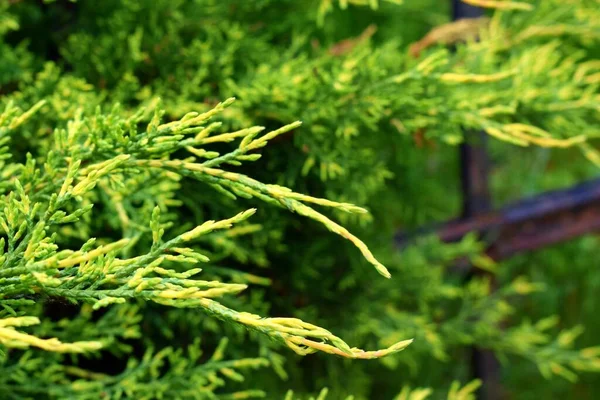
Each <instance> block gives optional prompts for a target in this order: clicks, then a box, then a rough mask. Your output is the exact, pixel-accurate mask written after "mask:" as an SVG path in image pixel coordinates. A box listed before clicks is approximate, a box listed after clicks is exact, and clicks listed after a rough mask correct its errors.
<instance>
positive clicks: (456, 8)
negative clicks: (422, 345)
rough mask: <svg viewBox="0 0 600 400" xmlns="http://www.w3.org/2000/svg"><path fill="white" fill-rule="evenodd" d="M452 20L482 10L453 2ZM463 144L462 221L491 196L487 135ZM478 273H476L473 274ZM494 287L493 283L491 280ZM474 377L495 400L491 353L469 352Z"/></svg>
mask: <svg viewBox="0 0 600 400" xmlns="http://www.w3.org/2000/svg"><path fill="white" fill-rule="evenodd" d="M452 6H453V7H452V17H453V19H454V20H458V19H462V18H477V17H480V16H482V15H483V11H482V10H481V9H479V8H477V7H473V6H471V5H468V4H465V3H463V2H462V1H460V0H452ZM465 139H466V141H465V143H464V144H462V145H461V146H460V163H461V165H460V169H461V183H462V190H463V195H464V198H463V215H462V216H463V218H472V217H475V216H477V215H478V214H482V213H485V212H487V211H489V210H490V208H491V202H490V193H489V187H488V175H489V160H488V154H487V151H486V141H487V135H486V134H485V133H483V132H467V133H466V134H465ZM475 273H477V272H475ZM492 285H494V286H495V282H494V281H492ZM472 369H473V375H475V377H476V378H479V379H481V380H482V382H483V386H482V388H481V390H480V392H479V397H480V398H481V399H483V400H498V399H500V398H501V397H502V396H501V394H500V391H501V389H500V365H499V363H498V361H497V360H496V357H495V356H494V354H493V353H492V352H491V351H488V350H482V349H479V348H477V347H474V348H473V349H472Z"/></svg>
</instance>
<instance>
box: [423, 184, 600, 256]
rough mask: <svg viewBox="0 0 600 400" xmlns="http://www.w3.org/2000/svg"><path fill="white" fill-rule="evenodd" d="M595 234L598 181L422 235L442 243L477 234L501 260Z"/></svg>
mask: <svg viewBox="0 0 600 400" xmlns="http://www.w3.org/2000/svg"><path fill="white" fill-rule="evenodd" d="M596 231H600V179H595V180H592V181H588V182H585V183H582V184H579V185H576V186H573V187H571V188H568V189H564V190H555V191H551V192H547V193H544V194H541V195H539V196H535V197H531V198H529V199H526V200H521V201H519V202H516V203H514V204H512V205H508V206H506V207H504V208H501V209H499V210H497V211H491V212H487V213H483V214H479V215H476V216H474V217H471V218H465V219H459V220H455V221H450V222H447V223H445V224H442V225H440V226H437V227H434V228H433V229H428V230H426V231H425V232H428V233H436V234H437V235H438V236H439V237H440V239H442V240H443V241H445V242H453V241H458V240H460V239H461V238H462V237H463V236H465V235H466V234H467V233H469V232H479V233H481V234H482V237H483V239H484V240H485V241H486V242H487V243H489V244H490V248H489V251H488V254H489V255H490V256H491V257H493V258H494V259H496V260H501V259H506V258H508V257H510V256H512V255H514V254H516V253H520V252H524V251H529V250H535V249H539V248H542V247H545V246H548V245H551V244H554V243H559V242H563V241H566V240H569V239H572V238H575V237H578V236H581V235H585V234H588V233H593V232H596ZM425 232H423V233H425ZM421 234H422V233H421Z"/></svg>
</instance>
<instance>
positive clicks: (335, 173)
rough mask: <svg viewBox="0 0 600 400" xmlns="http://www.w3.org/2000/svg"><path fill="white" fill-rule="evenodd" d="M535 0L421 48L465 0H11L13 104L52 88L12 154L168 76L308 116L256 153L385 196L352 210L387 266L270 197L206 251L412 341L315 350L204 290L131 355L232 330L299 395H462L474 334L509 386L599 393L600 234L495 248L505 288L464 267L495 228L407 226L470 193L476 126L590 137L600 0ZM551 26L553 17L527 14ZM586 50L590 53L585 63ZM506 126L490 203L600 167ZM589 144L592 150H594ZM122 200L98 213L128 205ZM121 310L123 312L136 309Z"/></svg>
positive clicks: (546, 393)
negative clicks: (306, 352)
mask: <svg viewBox="0 0 600 400" xmlns="http://www.w3.org/2000/svg"><path fill="white" fill-rule="evenodd" d="M363 3H364V4H363ZM526 3H527V4H531V5H532V11H527V12H525V11H518V10H517V11H506V12H500V11H489V13H488V14H489V16H490V17H491V18H492V22H491V25H490V26H491V27H490V28H489V30H487V31H485V32H487V36H486V35H485V34H483V35H482V38H481V41H480V42H479V43H476V42H474V41H472V40H469V41H468V42H467V43H462V42H461V43H458V44H457V45H456V51H455V52H450V51H447V50H444V46H441V45H434V46H432V47H431V48H428V49H425V50H423V51H422V52H421V54H419V55H418V57H414V55H413V54H411V52H410V51H409V49H410V46H411V45H412V44H413V43H415V42H417V41H419V40H420V39H421V38H423V37H424V36H425V35H426V34H427V33H428V32H429V31H430V30H431V29H432V28H434V27H436V26H439V25H442V24H445V23H447V22H449V19H450V15H451V11H450V4H449V2H448V1H443V0H404V1H379V2H377V1H371V2H368V1H347V2H346V1H339V2H338V1H334V0H303V1H293V0H254V1H236V0H146V1H140V0H104V1H101V2H98V1H87V0H79V1H77V2H71V1H59V0H57V1H31V0H21V1H19V0H5V2H0V94H1V97H0V105H2V106H4V104H6V103H7V102H8V101H13V102H15V103H16V104H18V105H19V106H22V107H23V108H26V107H29V106H31V105H32V104H34V103H35V102H37V101H38V100H40V99H42V98H44V99H47V101H48V106H47V107H45V108H44V109H43V110H41V111H40V116H39V117H38V118H36V119H35V120H34V121H32V122H30V123H28V125H27V127H26V129H23V130H22V131H21V134H22V135H23V137H24V138H25V139H26V141H24V142H21V143H20V142H18V141H15V143H14V146H15V149H14V150H13V154H15V156H16V157H19V154H20V156H21V157H23V158H24V154H25V151H31V148H32V147H33V148H34V149H35V151H37V152H38V153H40V154H41V153H43V151H44V148H43V145H42V144H40V145H35V146H31V143H36V141H40V143H42V142H41V139H40V138H41V137H42V136H43V135H44V134H47V133H48V132H49V130H50V129H53V128H54V127H60V126H65V124H66V121H68V120H69V119H70V118H72V117H73V116H74V115H75V113H76V112H77V110H78V109H82V110H83V112H85V113H90V114H93V113H94V112H95V109H96V107H97V106H102V107H103V108H104V109H105V110H106V109H110V105H111V104H114V103H120V104H121V105H122V107H123V110H124V112H131V113H132V112H134V111H135V110H136V109H137V107H138V106H140V105H148V104H151V103H152V102H153V101H154V100H155V99H156V98H157V97H160V98H161V100H162V104H163V106H164V107H165V108H166V110H167V118H180V117H181V116H182V115H184V114H185V113H186V112H189V111H191V110H197V111H203V110H206V109H208V108H209V107H212V106H214V105H215V104H216V103H217V102H218V101H219V100H222V99H225V98H227V97H230V96H235V97H236V98H237V102H236V104H235V106H234V107H231V108H229V109H227V110H226V111H225V112H224V114H223V117H222V120H223V123H224V125H225V127H227V128H232V129H238V128H242V127H247V126H250V125H254V124H257V125H264V126H266V127H268V128H272V127H279V126H281V125H282V124H286V123H289V122H292V121H294V120H296V119H300V120H302V121H303V125H302V127H301V128H298V129H297V130H294V131H293V132H291V133H289V134H287V135H284V136H283V137H281V138H280V139H279V140H277V141H275V142H274V143H272V144H271V145H270V146H268V147H267V148H266V149H265V150H263V153H264V154H263V158H262V159H261V160H260V161H258V162H256V163H253V164H252V165H244V166H243V167H241V168H240V169H241V170H243V172H244V173H245V174H247V175H249V176H252V177H255V178H257V179H260V180H262V181H265V182H272V183H278V184H283V185H286V186H289V187H292V188H294V190H296V191H298V192H303V193H307V194H310V195H313V196H323V197H327V198H331V199H333V200H338V201H347V202H351V203H354V204H357V205H360V206H365V207H367V208H368V209H369V210H370V212H371V214H370V215H368V216H365V215H361V216H359V217H357V216H354V215H351V216H348V215H344V214H342V213H339V214H336V218H337V219H338V220H340V221H341V222H343V223H344V224H346V225H347V226H349V227H350V228H352V229H353V230H354V231H355V232H356V233H357V235H358V236H359V237H361V238H362V239H363V240H364V241H365V242H366V243H367V244H368V245H369V247H370V248H371V250H372V251H373V253H374V254H376V255H377V257H378V258H379V259H380V260H382V262H383V263H384V264H385V265H386V266H388V267H389V268H390V271H391V272H392V275H393V278H392V279H391V280H384V279H382V278H381V277H379V276H377V275H376V274H375V273H374V272H373V271H372V270H371V269H370V268H368V267H367V265H366V262H365V261H364V260H363V259H362V258H361V257H359V256H358V255H357V253H356V251H355V249H354V248H352V246H351V245H349V244H347V243H345V242H344V241H343V240H342V239H340V238H338V237H336V236H334V235H328V234H327V233H326V232H324V230H323V228H322V227H320V226H318V225H317V224H311V223H308V222H307V221H305V220H302V219H300V218H298V217H295V216H294V215H290V214H289V213H287V212H285V211H281V212H280V211H279V210H272V209H268V210H267V209H260V210H259V213H258V217H257V220H259V222H260V225H261V226H260V229H257V230H256V231H255V232H252V234H248V235H240V236H237V237H233V238H227V237H224V238H223V240H222V241H220V242H219V243H218V244H216V245H215V247H214V248H215V254H216V255H217V256H216V257H213V263H212V264H210V265H209V266H208V267H207V268H206V269H205V271H206V272H207V273H209V274H211V275H212V276H214V277H215V279H217V278H218V279H223V278H227V279H233V280H235V279H236V276H237V277H239V271H242V272H244V273H252V274H255V275H257V276H260V277H263V278H265V279H264V280H258V281H257V283H258V284H256V285H254V286H253V287H252V288H251V290H249V291H248V293H247V294H244V295H242V296H239V297H236V298H231V299H228V300H227V301H226V303H225V304H227V305H230V306H234V307H236V309H242V310H248V311H251V312H256V313H261V314H268V315H271V316H284V315H293V316H295V317H298V318H302V319H304V320H308V321H311V322H314V323H316V324H319V325H321V326H325V327H326V328H328V329H330V330H331V331H333V332H336V334H339V335H340V336H341V337H343V338H344V339H345V340H347V341H348V342H349V343H352V344H354V345H356V346H358V347H368V348H375V347H381V346H388V345H390V344H391V343H394V342H395V341H397V340H400V339H402V338H406V337H414V338H415V342H414V343H413V344H412V345H411V346H410V347H409V349H407V350H406V351H404V352H402V353H400V354H398V355H394V356H392V357H388V358H384V359H382V360H374V361H363V362H358V361H350V360H344V359H339V358H333V357H328V356H326V355H322V354H317V355H312V356H309V357H305V358H302V357H298V356H296V355H295V354H293V353H291V352H289V351H287V349H282V348H280V347H279V346H276V345H274V344H272V343H270V342H268V341H267V340H265V339H264V338H262V337H258V336H257V335H254V334H249V333H246V332H244V331H243V330H240V329H238V328H235V327H230V326H227V325H224V324H221V323H219V322H216V321H215V320H212V319H210V318H208V317H205V316H204V315H200V314H197V313H190V311H189V310H165V309H164V308H163V307H159V306H156V305H143V306H142V305H140V306H139V309H137V308H136V311H135V313H136V315H139V316H140V318H141V319H142V321H143V322H142V323H141V325H140V329H141V334H140V335H139V337H137V338H136V339H130V340H128V342H127V343H128V344H130V345H131V348H130V351H131V352H132V354H134V355H136V354H137V355H139V354H140V352H141V351H142V350H141V349H143V348H145V347H147V346H149V345H152V346H154V347H157V348H160V347H164V346H166V345H170V346H175V347H177V346H183V345H184V344H187V343H191V342H192V339H193V338H195V337H198V336H202V339H203V346H205V347H207V348H214V347H215V346H217V343H218V342H219V340H220V338H221V337H223V336H227V337H229V339H230V344H229V349H228V354H229V355H230V356H231V357H232V358H242V357H253V356H257V355H260V356H262V357H266V358H267V359H269V360H270V362H271V366H272V367H271V368H269V369H264V368H263V369H259V370H257V371H251V372H248V373H247V374H246V380H245V381H244V382H243V383H239V384H238V385H239V386H240V387H242V388H248V387H249V388H253V389H254V388H256V389H261V390H265V391H266V392H267V393H268V397H269V398H282V397H283V396H284V394H285V393H286V392H287V390H288V389H290V388H291V389H293V390H294V394H293V396H295V397H298V396H299V397H298V398H308V396H309V395H310V394H313V395H315V396H316V395H317V393H319V391H320V390H321V388H322V387H328V391H329V392H328V396H329V397H328V398H332V399H342V398H345V396H348V395H354V396H355V398H356V399H363V398H369V399H390V398H394V396H396V395H398V393H400V392H401V390H402V388H403V387H405V386H406V387H408V386H410V387H413V388H414V387H429V388H432V390H433V392H432V396H433V398H444V397H445V396H446V394H447V393H448V390H449V388H450V386H451V384H452V382H453V381H455V380H458V381H460V382H463V383H467V382H469V381H470V380H471V378H472V376H471V373H470V371H469V365H470V359H469V357H470V353H469V351H470V350H469V348H470V346H471V345H473V344H477V345H478V346H480V347H482V348H486V349H491V350H493V351H495V352H496V353H497V354H498V355H499V356H500V357H501V359H502V361H503V363H504V367H503V369H502V379H503V383H504V385H505V386H506V388H507V389H508V390H509V392H510V397H511V398H515V399H534V398H540V397H553V398H554V397H558V396H561V397H565V398H578V399H593V398H596V395H597V394H598V393H600V384H599V383H598V381H599V380H598V377H597V375H595V374H593V373H590V372H589V371H594V370H596V371H597V370H600V363H599V362H598V361H597V360H595V359H594V360H592V357H588V356H586V355H585V354H583V353H581V352H580V351H579V350H577V349H581V348H586V347H590V346H595V345H598V344H599V343H598V339H597V338H598V337H600V323H598V321H597V318H595V312H594V310H596V309H598V307H600V297H598V295H597V293H598V292H597V290H596V289H597V288H598V286H599V285H600V272H599V270H598V268H597V267H598V266H600V265H598V261H597V258H596V257H597V249H598V244H599V243H598V238H597V236H596V235H590V236H589V237H584V238H580V239H577V240H574V241H571V242H569V243H564V244H561V245H557V246H553V247H552V248H548V249H544V250H540V251H536V252H533V253H529V254H523V255H519V256H517V257H515V258H514V259H511V260H509V261H506V262H502V263H501V264H500V265H497V266H496V267H495V270H496V271H497V275H498V279H499V281H500V283H501V289H500V290H499V291H498V292H495V293H494V294H492V293H491V291H490V290H491V289H490V285H489V282H488V281H487V280H486V279H485V278H477V279H474V280H472V281H470V282H466V281H465V279H464V277H462V276H457V275H455V274H453V273H452V272H451V271H449V269H450V267H451V266H452V265H453V262H454V260H456V259H457V258H458V257H461V256H465V257H469V258H471V259H472V260H473V261H474V262H476V261H477V260H479V259H480V258H479V254H480V253H481V251H482V249H483V245H482V244H481V243H478V242H477V241H476V240H475V238H473V237H468V238H466V239H465V240H464V241H463V242H461V243H458V244H442V243H440V242H438V241H437V240H435V239H434V238H423V239H422V240H421V241H419V242H418V243H416V244H414V245H411V246H410V247H407V248H405V249H402V250H399V249H397V248H395V247H394V243H393V237H394V234H395V233H396V232H398V231H410V230H412V229H414V228H416V227H419V226H422V225H425V224H428V223H432V222H436V221H442V220H446V219H449V218H453V217H455V216H457V215H458V214H459V213H460V207H461V193H460V182H459V168H458V165H459V164H458V148H457V146H456V145H457V144H458V143H460V142H461V141H462V140H463V128H465V127H466V128H470V129H505V127H506V126H508V125H509V124H511V123H522V124H527V125H530V126H535V127H539V128H541V129H544V130H545V131H547V132H549V133H550V134H551V135H552V137H554V138H557V139H569V138H573V137H576V136H578V135H585V136H586V137H587V138H588V143H591V144H593V143H594V138H595V137H596V136H598V133H600V117H599V114H600V108H599V107H600V106H599V104H600V94H599V93H600V92H599V91H598V86H599V82H600V79H596V80H594V79H593V76H594V75H593V73H594V72H595V73H596V74H597V73H598V67H595V68H596V70H594V69H593V68H594V67H593V65H594V64H593V62H596V63H597V62H598V55H599V54H600V4H598V2H597V1H595V0H581V1H565V0H563V1H558V0H544V1H541V0H540V1H530V2H526ZM540 26H542V27H545V28H547V31H548V32H549V33H547V34H539V35H536V34H530V35H529V36H527V35H524V34H523V33H524V32H533V31H528V29H531V28H532V27H540ZM589 62H591V63H592V64H591V65H592V66H591V67H589V68H590V72H588V73H587V74H586V73H583V74H584V75H583V77H582V76H579V75H578V71H580V70H581V68H582V65H589V64H585V63H589ZM427 63H428V64H427ZM506 71H513V72H511V74H509V77H508V78H507V79H491V80H489V81H487V82H486V81H484V82H482V83H476V82H475V83H473V82H466V83H465V82H463V83H461V82H451V81H450V82H448V81H444V79H443V77H441V76H442V75H443V74H445V73H455V74H479V75H488V76H489V75H493V74H495V73H500V72H506ZM590 76H591V77H592V78H590ZM586 78H589V79H588V80H587V81H586V80H585V79H586ZM578 79H579V80H578ZM502 107H504V108H502ZM491 109H493V110H497V109H502V111H499V112H497V113H496V112H494V111H490V110H491ZM482 110H483V111H482ZM28 143H29V144H28ZM490 145H491V149H490V151H491V154H492V162H493V168H492V175H491V182H490V184H491V187H492V197H493V199H494V206H501V205H504V204H507V203H509V202H510V201H513V200H516V199H518V198H522V197H524V196H528V195H532V194H536V193H540V192H543V191H546V190H549V189H554V188H562V187H567V186H569V185H572V184H574V183H576V182H579V181H581V180H584V179H587V178H590V177H593V176H595V175H596V174H597V166H596V165H594V163H593V162H590V160H588V159H587V158H586V157H585V156H584V153H582V148H580V147H579V146H573V147H571V148H568V149H561V148H559V149H555V148H548V147H544V146H536V145H533V146H526V147H525V146H521V145H519V143H508V142H507V141H503V140H496V139H492V141H491V143H490ZM19 146H22V149H20V147H19ZM583 150H584V152H587V154H588V156H589V154H590V152H592V151H593V150H592V149H591V148H585V149H583ZM592 154H593V153H592ZM588 158H592V159H593V156H592V157H588ZM179 194H180V199H181V200H182V201H183V206H181V207H178V208H176V207H174V208H173V209H172V210H171V212H173V213H175V214H176V217H175V218H179V219H180V220H181V221H183V223H189V224H199V223H202V222H203V221H204V220H208V219H220V218H226V217H229V216H230V215H231V213H232V211H239V210H240V209H242V208H243V207H245V206H251V205H253V203H252V202H251V201H247V200H244V199H239V200H238V201H235V202H234V201H232V200H230V199H228V198H225V197H223V196H222V195H220V194H219V193H217V192H215V191H212V190H207V189H206V187H204V186H202V185H201V184H199V183H193V182H189V184H184V185H182V188H181V190H180V193H179ZM106 214H107V215H105V217H104V219H103V220H102V221H97V223H96V226H95V229H96V230H102V229H104V228H105V227H106V226H110V225H111V224H113V225H116V226H118V223H116V222H114V221H113V222H111V219H114V218H116V217H115V216H114V215H113V214H111V213H110V212H107V213H106ZM113 234H114V233H110V232H105V233H104V235H106V236H107V237H110V236H111V235H113ZM214 260H216V261H214ZM542 286H543V287H542ZM114 307H115V308H116V309H118V308H119V307H125V306H114ZM59 308H60V307H59ZM60 312H63V311H60ZM555 315H556V316H557V319H548V318H549V317H552V316H555ZM111 318H112V317H111ZM121 318H122V316H121V317H119V316H118V315H117V316H115V317H114V322H113V323H114V324H116V325H119V324H122V323H124V322H123V321H122V320H121ZM540 321H541V322H540ZM87 323H91V322H89V321H88V322H87ZM579 325H583V326H584V327H585V330H584V331H583V332H582V333H581V335H580V336H579V337H577V338H576V339H575V338H573V340H570V339H569V340H568V339H565V337H567V336H568V335H572V336H576V333H578V332H579V331H578V329H579V328H578V326H579ZM561 335H563V336H561ZM565 335H566V336H565ZM561 337H562V338H563V339H564V340H562V341H561V340H560V338H561ZM115 340H118V339H115ZM573 346H574V347H573ZM123 360H126V357H124V356H118V357H117V356H114V355H103V358H102V359H100V360H96V361H94V362H92V365H93V366H94V368H101V369H104V370H106V371H104V372H107V373H110V372H115V371H118V370H119V369H120V368H121V367H120V366H122V365H123V363H124V361H123ZM578 362H579V364H577V363H578ZM581 363H583V364H581ZM556 365H558V367H556ZM578 365H579V367H578ZM582 365H583V366H582ZM6 368H8V367H6ZM578 368H579V369H581V370H582V371H588V372H585V373H582V375H581V377H580V378H579V380H578V381H575V379H574V378H572V376H571V375H572V373H571V372H570V371H571V370H574V371H576V372H577V370H578ZM565 369H566V370H567V372H565ZM540 370H542V371H546V372H548V373H547V374H546V376H544V374H542V373H540ZM561 375H562V376H561ZM565 377H566V378H568V379H566V378H565ZM0 380H1V378H0ZM407 390H408V389H407ZM407 393H408V392H407ZM290 396H291V394H290ZM407 396H408V394H407ZM399 398H412V397H399ZM415 398H420V397H415Z"/></svg>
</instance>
